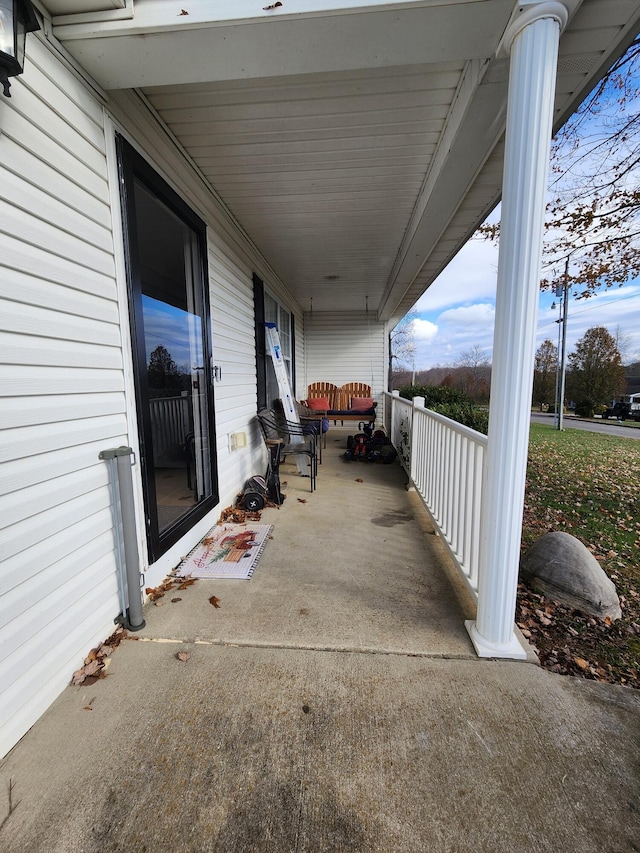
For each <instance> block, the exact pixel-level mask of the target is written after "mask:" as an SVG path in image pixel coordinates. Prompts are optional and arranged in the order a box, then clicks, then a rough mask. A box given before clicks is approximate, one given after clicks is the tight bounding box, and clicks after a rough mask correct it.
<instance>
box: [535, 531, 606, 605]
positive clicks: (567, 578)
mask: <svg viewBox="0 0 640 853" xmlns="http://www.w3.org/2000/svg"><path fill="white" fill-rule="evenodd" d="M520 575H521V577H522V578H523V580H525V581H526V582H527V583H528V584H529V586H531V587H533V588H534V589H536V590H537V591H538V592H541V593H544V595H548V596H549V598H553V599H554V600H555V601H559V602H560V603H561V604H566V605H567V606H568V607H573V608H575V609H576V610H582V611H583V612H584V613H590V614H592V615H593V616H597V617H598V618H600V619H604V618H605V617H607V616H609V617H610V618H611V619H620V617H621V616H622V611H621V609H620V599H619V598H618V594H617V592H616V588H615V586H614V584H613V581H611V580H610V579H609V578H608V577H607V575H606V574H605V572H604V571H603V569H602V568H601V566H600V564H599V563H598V561H597V560H596V558H595V557H594V556H593V554H592V553H591V552H590V551H589V550H588V549H587V548H586V547H585V546H584V545H583V544H582V542H580V541H579V540H578V539H576V538H575V536H571V535H570V534H569V533H562V532H559V531H558V532H554V533H547V534H545V535H544V536H541V537H540V539H538V541H537V542H534V544H533V545H532V546H531V548H529V550H528V551H527V552H526V553H525V554H524V555H523V557H522V559H521V560H520Z"/></svg>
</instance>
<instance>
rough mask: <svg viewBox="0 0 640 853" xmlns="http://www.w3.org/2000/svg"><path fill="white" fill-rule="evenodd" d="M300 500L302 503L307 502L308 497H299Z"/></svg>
mask: <svg viewBox="0 0 640 853" xmlns="http://www.w3.org/2000/svg"><path fill="white" fill-rule="evenodd" d="M298 502H299V503H301V504H306V502H307V499H306V498H298Z"/></svg>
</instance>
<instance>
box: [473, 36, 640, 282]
mask: <svg viewBox="0 0 640 853" xmlns="http://www.w3.org/2000/svg"><path fill="white" fill-rule="evenodd" d="M639 99H640V37H638V38H636V39H635V40H634V42H633V43H632V44H631V46H630V47H629V49H628V50H627V52H626V53H625V54H624V55H623V56H622V57H620V59H618V60H617V61H616V62H615V63H614V64H613V65H612V67H611V68H610V69H609V71H608V72H607V73H606V74H605V76H604V77H603V78H602V80H601V81H600V83H599V84H598V85H597V86H596V87H595V89H593V91H592V92H591V94H590V95H589V96H588V97H587V98H586V100H585V101H583V103H582V104H581V106H580V107H579V108H578V110H577V111H576V112H575V113H574V114H573V116H572V117H571V118H570V119H569V120H568V121H567V122H566V123H565V125H564V126H563V127H562V128H561V129H560V131H559V132H558V134H557V135H556V136H555V138H554V140H553V143H552V148H551V176H550V177H551V182H550V193H551V201H550V202H549V204H548V205H547V216H546V222H545V243H544V248H543V259H542V260H543V278H542V281H541V287H542V288H543V289H555V288H556V287H557V286H559V285H563V284H565V283H566V285H567V286H568V287H569V290H570V291H571V292H572V293H574V295H576V296H578V297H588V296H591V295H592V294H593V293H594V292H595V291H596V290H598V289H600V288H602V287H605V288H609V287H613V286H621V285H622V284H624V283H625V282H626V281H630V280H632V279H634V278H636V277H638V276H639V275H640V189H639V187H640V109H638V101H639ZM480 230H481V233H482V234H484V236H485V237H489V238H497V236H498V234H499V224H498V225H483V226H482V227H481V229H480Z"/></svg>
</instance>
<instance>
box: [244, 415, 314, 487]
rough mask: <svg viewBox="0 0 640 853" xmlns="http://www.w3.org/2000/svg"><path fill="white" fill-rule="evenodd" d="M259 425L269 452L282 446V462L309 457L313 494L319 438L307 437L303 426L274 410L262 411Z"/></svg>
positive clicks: (259, 416)
mask: <svg viewBox="0 0 640 853" xmlns="http://www.w3.org/2000/svg"><path fill="white" fill-rule="evenodd" d="M258 423H259V424H260V429H261V431H262V437H263V438H264V442H265V444H266V446H267V450H270V448H271V447H272V446H273V444H274V443H277V444H279V445H280V461H283V459H284V457H285V456H287V455H295V456H307V457H308V459H309V479H310V482H311V491H312V492H313V491H314V490H315V488H316V477H317V475H318V436H317V435H306V434H305V433H304V432H303V431H302V426H301V424H297V423H294V422H293V421H288V420H287V419H286V418H285V417H284V416H283V415H279V414H278V413H277V412H275V411H274V410H273V409H261V410H260V411H259V412H258Z"/></svg>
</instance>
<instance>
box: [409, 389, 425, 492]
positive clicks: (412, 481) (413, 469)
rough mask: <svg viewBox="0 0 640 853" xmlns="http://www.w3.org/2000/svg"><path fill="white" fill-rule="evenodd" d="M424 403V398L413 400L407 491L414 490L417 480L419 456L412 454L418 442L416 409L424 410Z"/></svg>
mask: <svg viewBox="0 0 640 853" xmlns="http://www.w3.org/2000/svg"><path fill="white" fill-rule="evenodd" d="M424 402H425V399H424V397H414V398H413V412H412V413H411V447H410V448H409V453H410V454H411V461H410V469H409V490H411V491H413V490H414V489H415V487H416V480H417V479H418V471H417V467H418V458H419V454H418V453H415V452H414V448H415V447H416V446H417V442H418V435H417V433H418V418H417V417H416V407H417V406H421V407H422V408H423V409H424Z"/></svg>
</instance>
